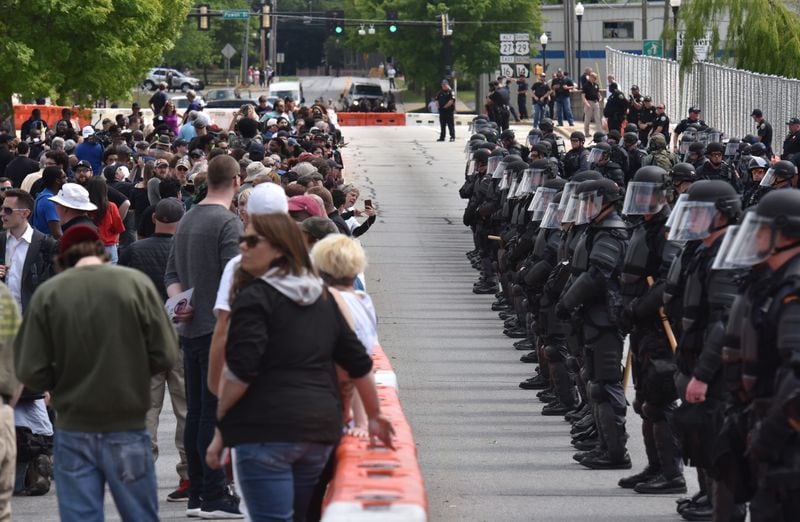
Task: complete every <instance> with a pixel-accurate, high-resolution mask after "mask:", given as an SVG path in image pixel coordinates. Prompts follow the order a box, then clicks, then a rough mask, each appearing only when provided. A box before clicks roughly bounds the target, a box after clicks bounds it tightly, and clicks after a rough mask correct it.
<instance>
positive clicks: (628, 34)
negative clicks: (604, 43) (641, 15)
mask: <svg viewBox="0 0 800 522" xmlns="http://www.w3.org/2000/svg"><path fill="white" fill-rule="evenodd" d="M618 38H633V22H603V39H604V40H613V39H618Z"/></svg>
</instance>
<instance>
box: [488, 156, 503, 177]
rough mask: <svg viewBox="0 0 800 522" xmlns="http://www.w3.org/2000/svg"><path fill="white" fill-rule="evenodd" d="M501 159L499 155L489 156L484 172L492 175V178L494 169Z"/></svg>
mask: <svg viewBox="0 0 800 522" xmlns="http://www.w3.org/2000/svg"><path fill="white" fill-rule="evenodd" d="M502 160H503V158H502V157H501V156H489V161H488V162H487V165H486V172H488V173H489V174H491V175H492V178H494V171H495V170H497V166H498V165H500V162H501V161H502Z"/></svg>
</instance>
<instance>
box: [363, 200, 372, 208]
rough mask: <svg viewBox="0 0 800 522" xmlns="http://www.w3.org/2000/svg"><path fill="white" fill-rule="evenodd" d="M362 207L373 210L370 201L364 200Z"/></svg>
mask: <svg viewBox="0 0 800 522" xmlns="http://www.w3.org/2000/svg"><path fill="white" fill-rule="evenodd" d="M364 206H365V207H369V208H373V207H372V200H371V199H365V200H364Z"/></svg>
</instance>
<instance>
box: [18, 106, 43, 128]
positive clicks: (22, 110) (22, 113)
mask: <svg viewBox="0 0 800 522" xmlns="http://www.w3.org/2000/svg"><path fill="white" fill-rule="evenodd" d="M36 107H38V105H14V128H15V129H17V130H19V129H21V128H22V124H23V123H25V120H27V119H28V118H30V117H31V112H33V109H35V108H36Z"/></svg>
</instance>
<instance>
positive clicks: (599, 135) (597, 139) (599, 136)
mask: <svg viewBox="0 0 800 522" xmlns="http://www.w3.org/2000/svg"><path fill="white" fill-rule="evenodd" d="M592 141H593V142H594V143H605V141H606V133H605V132H600V131H597V132H595V133H594V135H593V136H592Z"/></svg>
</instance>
